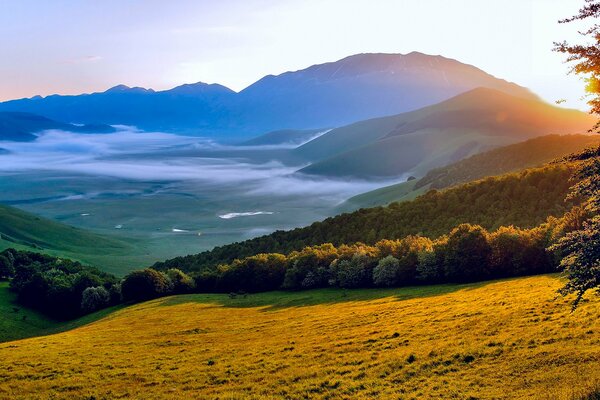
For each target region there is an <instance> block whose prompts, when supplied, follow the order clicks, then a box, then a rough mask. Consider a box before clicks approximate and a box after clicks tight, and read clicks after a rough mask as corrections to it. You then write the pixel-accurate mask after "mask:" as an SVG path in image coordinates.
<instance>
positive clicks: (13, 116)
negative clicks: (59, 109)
mask: <svg viewBox="0 0 600 400" xmlns="http://www.w3.org/2000/svg"><path fill="white" fill-rule="evenodd" d="M47 129H60V130H64V131H70V132H82V133H87V132H94V133H108V132H114V131H115V129H114V128H113V127H111V126H108V125H101V124H90V125H82V126H79V125H72V124H66V123H64V122H58V121H54V120H51V119H49V118H45V117H42V116H39V115H35V114H30V113H23V112H0V140H10V141H18V142H27V141H30V140H34V139H35V138H36V136H35V135H34V133H36V132H40V131H43V130H47Z"/></svg>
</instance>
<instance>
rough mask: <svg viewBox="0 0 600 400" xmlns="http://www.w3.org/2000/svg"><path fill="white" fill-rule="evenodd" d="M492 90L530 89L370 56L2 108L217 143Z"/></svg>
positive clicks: (468, 68) (469, 70) (422, 58)
mask: <svg viewBox="0 0 600 400" xmlns="http://www.w3.org/2000/svg"><path fill="white" fill-rule="evenodd" d="M479 86H485V87H491V88H496V89H499V90H503V91H505V92H507V93H510V94H513V95H516V96H521V97H525V98H537V97H536V96H535V95H534V94H532V93H531V92H530V91H529V90H527V89H525V88H523V87H520V86H518V85H516V84H514V83H511V82H507V81H505V80H502V79H499V78H496V77H494V76H492V75H490V74H488V73H486V72H484V71H483V70H481V69H479V68H477V67H474V66H472V65H468V64H464V63H461V62H459V61H457V60H453V59H450V58H445V57H442V56H429V55H426V54H423V53H416V52H413V53H409V54H404V55H403V54H389V53H365V54H358V55H352V56H348V57H345V58H343V59H341V60H337V61H333V62H329V63H323V64H315V65H312V66H310V67H308V68H304V69H301V70H297V71H288V72H284V73H281V74H279V75H267V76H265V77H263V78H261V79H259V80H258V81H256V82H254V83H253V84H251V85H249V86H248V87H246V88H244V89H243V90H241V91H239V92H235V91H233V90H231V89H229V88H227V87H226V86H223V85H220V84H206V83H203V82H197V83H192V84H184V85H179V86H176V87H174V88H171V89H167V90H161V91H155V90H153V89H147V88H141V87H129V86H126V85H117V86H113V87H112V88H110V89H108V90H106V91H104V92H97V93H89V94H82V95H65V96H62V95H50V96H46V97H41V96H36V97H34V98H29V99H17V100H10V101H7V102H3V103H0V110H3V111H23V112H31V113H34V114H39V115H43V116H45V117H48V118H52V119H57V120H63V121H73V122H82V121H84V120H93V121H98V122H102V123H105V124H111V125H116V124H120V125H135V126H138V127H139V128H140V129H146V130H164V131H172V132H189V133H192V134H203V135H209V136H213V137H219V136H221V137H234V136H238V137H249V136H250V135H251V134H254V133H255V132H269V131H273V130H277V129H318V128H322V127H326V126H341V125H345V124H348V123H351V122H354V121H360V120H364V119H368V118H373V117H380V116H384V115H391V114H397V113H399V112H405V111H410V110H415V109H419V108H422V107H424V106H427V105H432V104H435V103H438V102H440V101H443V100H445V99H448V98H450V97H452V96H454V95H457V94H459V93H462V92H464V91H467V90H469V89H473V88H475V87H479Z"/></svg>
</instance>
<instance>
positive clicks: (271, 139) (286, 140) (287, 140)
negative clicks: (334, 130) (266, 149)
mask: <svg viewBox="0 0 600 400" xmlns="http://www.w3.org/2000/svg"><path fill="white" fill-rule="evenodd" d="M320 132H325V130H324V129H305V130H297V129H282V130H278V131H272V132H267V133H265V134H263V135H260V136H257V137H255V138H252V139H250V140H246V141H245V142H242V143H241V145H242V146H279V145H300V144H302V143H304V142H307V141H309V140H310V139H312V138H314V137H315V136H316V135H318V134H319V133H320Z"/></svg>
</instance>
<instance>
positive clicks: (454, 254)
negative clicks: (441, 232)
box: [444, 224, 492, 282]
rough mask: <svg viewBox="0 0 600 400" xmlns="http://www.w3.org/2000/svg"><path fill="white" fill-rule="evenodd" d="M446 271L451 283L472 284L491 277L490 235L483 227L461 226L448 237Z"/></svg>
mask: <svg viewBox="0 0 600 400" xmlns="http://www.w3.org/2000/svg"><path fill="white" fill-rule="evenodd" d="M445 249H446V257H445V260H444V271H445V275H446V278H447V279H448V280H449V281H450V282H472V281H478V280H482V279H485V278H487V277H489V276H490V275H491V273H490V272H491V271H490V270H489V269H488V268H487V266H488V261H489V257H490V254H491V251H492V249H491V246H490V244H489V241H488V233H487V232H486V231H485V229H483V228H482V227H481V226H477V225H476V226H472V225H469V224H461V225H459V226H458V227H456V228H454V229H453V230H452V232H450V235H449V236H448V242H447V244H446V247H445Z"/></svg>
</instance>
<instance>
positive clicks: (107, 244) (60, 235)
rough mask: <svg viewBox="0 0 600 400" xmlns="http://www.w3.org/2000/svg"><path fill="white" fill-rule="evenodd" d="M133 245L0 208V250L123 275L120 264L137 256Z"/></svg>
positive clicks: (1, 206) (17, 210) (0, 206)
mask: <svg viewBox="0 0 600 400" xmlns="http://www.w3.org/2000/svg"><path fill="white" fill-rule="evenodd" d="M134 245H135V243H134V242H129V241H124V240H121V239H117V238H113V237H109V236H104V235H99V234H95V233H92V232H89V231H86V230H84V229H79V228H75V227H72V226H69V225H65V224H62V223H60V222H55V221H52V220H49V219H46V218H43V217H38V216H37V215H34V214H30V213H28V212H25V211H22V210H20V209H18V208H14V207H9V206H5V205H0V250H4V249H6V248H11V247H12V248H17V249H24V250H33V251H38V252H44V253H48V254H52V255H57V256H66V257H70V258H74V259H77V260H81V261H82V262H87V263H92V264H94V265H96V266H99V267H100V268H102V269H104V270H107V271H112V272H115V273H122V272H123V263H125V264H128V263H130V262H131V261H133V260H135V259H136V256H138V252H137V251H136V250H139V249H136V248H135V247H134ZM129 268H132V266H129ZM125 269H126V268H125Z"/></svg>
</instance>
